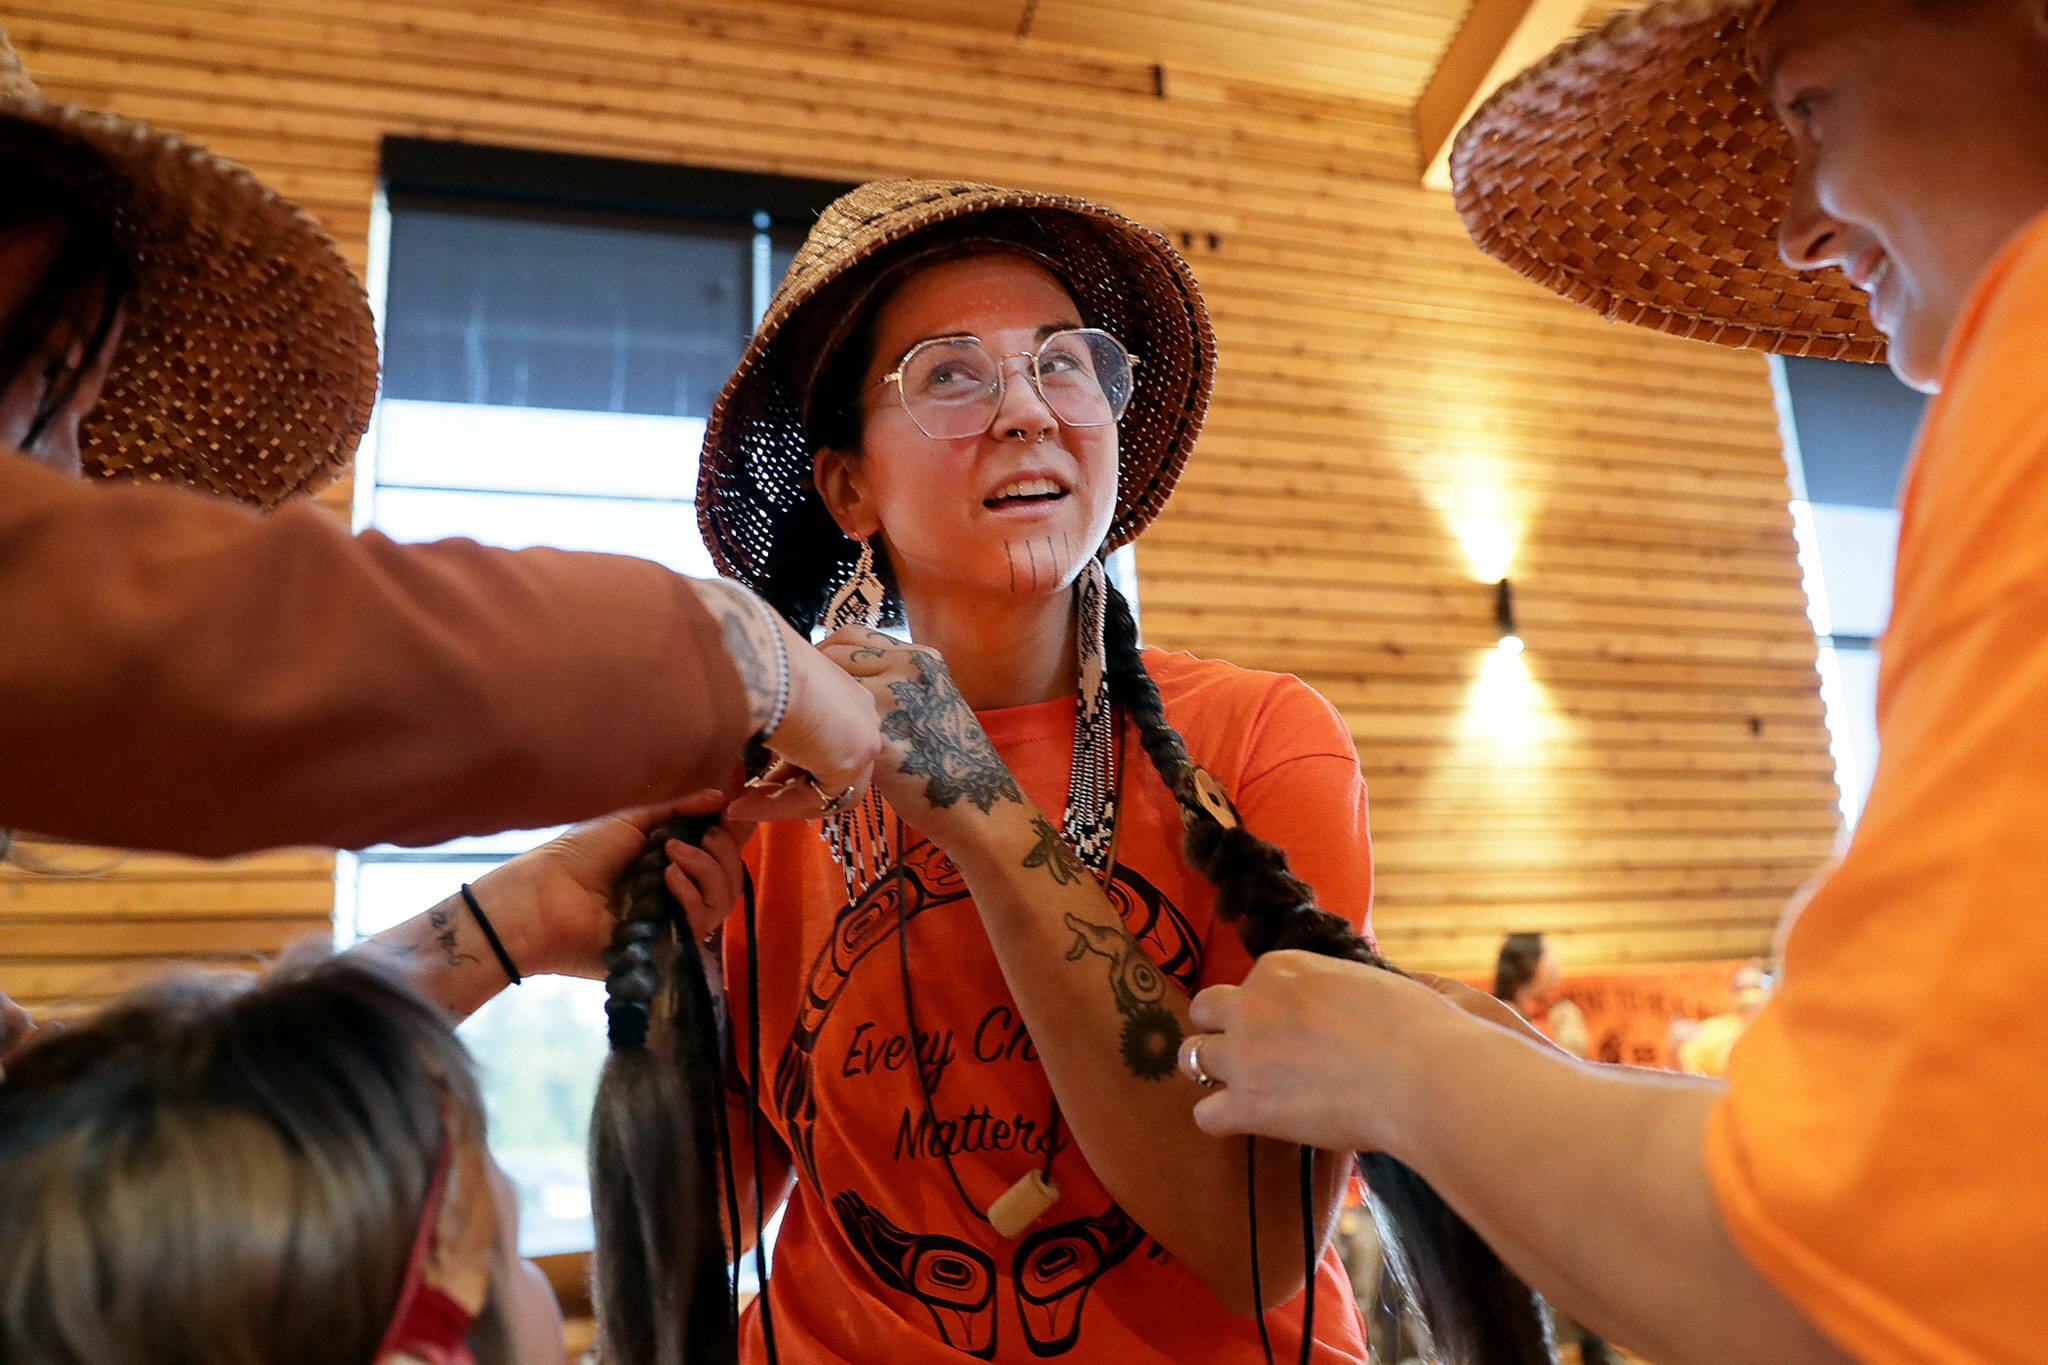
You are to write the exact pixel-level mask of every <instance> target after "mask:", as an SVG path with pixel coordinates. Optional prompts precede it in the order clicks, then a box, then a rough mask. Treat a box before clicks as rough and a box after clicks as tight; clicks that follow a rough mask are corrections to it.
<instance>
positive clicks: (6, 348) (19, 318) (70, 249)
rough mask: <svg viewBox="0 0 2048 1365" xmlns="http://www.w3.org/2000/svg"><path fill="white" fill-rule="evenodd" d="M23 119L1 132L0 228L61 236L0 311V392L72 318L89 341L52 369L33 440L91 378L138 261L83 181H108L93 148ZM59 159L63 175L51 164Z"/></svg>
mask: <svg viewBox="0 0 2048 1365" xmlns="http://www.w3.org/2000/svg"><path fill="white" fill-rule="evenodd" d="M52 137H53V135H48V134H45V133H43V132H42V131H41V130H36V129H31V128H27V127H17V128H14V129H9V130H7V131H6V132H5V134H4V135H0V158H5V161H6V163H7V164H6V166H5V169H4V170H0V177H4V178H5V179H6V181H7V187H8V193H7V198H6V201H5V202H4V204H0V234H11V233H14V232H19V231H25V230H27V229H30V228H34V227H40V226H44V225H48V224H55V225H58V226H60V227H61V229H62V232H63V237H62V240H61V242H60V243H59V245H58V248H57V254H56V256H55V257H54V258H53V259H52V260H51V262H50V264H49V265H48V266H47V267H46V268H45V269H44V271H43V274H42V277H41V278H40V279H38V280H37V281H36V283H35V287H34V288H33V289H31V290H30V291H29V294H28V297H27V298H26V299H24V300H23V302H22V304H21V306H20V307H19V308H17V309H16V310H15V311H14V314H13V316H11V317H8V318H6V319H0V393H4V392H6V391H7V390H9V389H11V388H12V387H13V386H14V384H15V383H16V382H17V381H18V380H19V379H20V378H21V376H22V373H23V372H24V371H25V370H26V369H27V367H29V366H30V365H34V364H37V363H39V362H42V363H47V361H46V360H44V357H43V355H42V353H43V350H44V347H45V346H46V344H47V343H48V341H49V338H50V335H51V333H52V332H54V331H55V330H56V329H57V328H58V327H59V326H60V325H61V324H64V323H69V324H70V325H71V327H72V328H73V330H74V331H75V332H77V333H78V334H80V335H82V336H83V337H85V339H86V342H85V345H84V347H83V348H82V354H81V358H80V360H79V362H78V363H77V364H75V365H74V364H71V363H70V362H69V360H68V359H65V360H61V361H60V362H58V364H57V365H55V366H53V367H52V369H51V372H50V373H49V375H48V376H47V383H46V384H45V386H44V389H43V394H42V397H41V400H40V401H39V402H38V403H37V405H36V411H35V416H34V418H33V419H32V421H31V422H30V425H29V429H28V431H27V433H26V434H25V435H24V436H23V438H22V442H21V443H22V445H23V447H24V448H33V447H34V446H35V444H36V443H37V442H38V441H40V440H41V439H42V438H43V436H45V435H46V434H47V433H48V431H49V428H50V424H51V423H52V422H53V421H55V420H56V418H57V415H58V414H59V413H61V412H63V411H64V409H65V408H66V407H67V406H68V405H69V404H70V403H71V401H72V399H73V398H75V397H76V396H77V394H78V389H79V386H80V385H82V384H83V383H84V382H85V379H86V376H88V375H89V374H91V373H92V371H93V369H94V368H95V367H96V366H97V365H98V364H99V362H100V360H101V358H102V355H103V353H104V352H105V350H106V349H107V345H108V343H109V341H110V340H111V339H112V337H113V334H114V325H115V322H116V321H117V319H118V318H119V317H120V313H121V307H122V305H123V304H124V303H126V302H127V300H128V297H129V295H130V294H131V293H132V292H133V291H134V285H135V278H134V269H133V266H132V264H131V263H130V261H129V259H128V253H127V252H126V251H125V250H123V249H122V248H121V246H120V244H119V243H118V242H117V241H116V240H115V236H114V227H113V224H112V222H111V221H110V220H109V219H108V217H107V215H106V214H105V213H104V212H102V211H101V210H100V209H99V208H98V207H97V206H96V205H95V203H94V201H93V198H92V196H91V195H90V194H89V193H88V192H87V191H86V190H84V189H82V188H80V186H81V185H88V184H93V183H98V182H104V181H105V180H106V179H107V173H106V170H105V166H104V163H103V162H102V161H101V160H100V158H98V157H97V156H96V155H95V154H94V153H93V152H92V151H91V150H90V149H88V148H86V147H84V146H83V145H79V144H72V143H69V142H64V143H61V144H59V143H56V142H54V141H53V140H52ZM53 163H54V164H60V165H62V166H63V167H64V168H65V174H64V176H63V177H62V178H60V177H59V176H58V175H57V174H54V173H52V172H51V171H50V170H47V169H45V166H46V165H48V164H53Z"/></svg>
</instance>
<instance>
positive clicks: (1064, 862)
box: [1024, 815, 1088, 886]
mask: <svg viewBox="0 0 2048 1365" xmlns="http://www.w3.org/2000/svg"><path fill="white" fill-rule="evenodd" d="M1031 829H1032V832H1033V833H1035V834H1036V835H1037V836H1038V842H1037V843H1035V844H1033V845H1032V846H1031V851H1030V852H1029V853H1027V854H1025V855H1024V866H1026V867H1042V868H1044V869H1045V870H1046V872H1047V873H1049V874H1050V875H1051V877H1052V879H1053V880H1054V881H1055V882H1057V883H1058V884H1059V885H1061V886H1073V885H1074V884H1076V883H1077V882H1079V881H1081V879H1082V878H1084V877H1086V876H1087V875H1088V867H1087V864H1085V863H1083V862H1082V861H1081V859H1080V856H1079V855H1078V854H1076V853H1075V852H1074V850H1073V849H1072V848H1070V847H1068V846H1067V841H1066V840H1065V839H1062V838H1061V837H1060V832H1059V831H1058V830H1056V829H1054V828H1053V827H1052V822H1051V821H1050V820H1047V819H1046V818H1045V817H1044V816H1043V815H1034V816H1032V817H1031Z"/></svg>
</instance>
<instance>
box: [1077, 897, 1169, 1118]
mask: <svg viewBox="0 0 2048 1365" xmlns="http://www.w3.org/2000/svg"><path fill="white" fill-rule="evenodd" d="M1066 924H1067V927H1068V928H1069V929H1072V930H1073V931H1074V946H1073V947H1072V948H1069V949H1068V950H1067V961H1069V962H1079V961H1080V960H1081V959H1082V958H1083V957H1087V956H1090V955H1093V956H1095V957H1106V958H1108V959H1109V990H1110V994H1111V995H1113V996H1115V997H1116V1008H1117V1013H1119V1014H1121V1015H1123V1017H1124V1028H1123V1036H1122V1037H1121V1038H1120V1039H1119V1040H1118V1042H1119V1046H1120V1047H1121V1049H1122V1051H1123V1057H1124V1066H1125V1067H1126V1068H1127V1069H1128V1070H1129V1071H1130V1073H1131V1074H1132V1075H1133V1076H1136V1077H1137V1078H1138V1079H1139V1080H1141V1081H1163V1080H1165V1079H1166V1078H1167V1077H1168V1076H1171V1075H1172V1074H1173V1070H1174V1067H1175V1065H1176V1064H1177V1063H1178V1062H1179V1060H1180V1040H1181V1028H1180V1019H1179V1018H1178V1017H1177V1016H1176V1015H1175V1014H1174V1012H1173V1011H1172V1010H1170V1009H1168V1008H1167V1007H1166V1004H1165V1000H1166V973H1164V972H1162V971H1160V970H1159V965H1158V964H1157V963H1155V962H1154V961H1153V960H1152V959H1151V958H1149V957H1147V956H1145V950H1144V949H1143V948H1140V947H1139V946H1138V944H1137V941H1136V940H1135V939H1133V938H1132V937H1131V935H1130V932H1129V931H1128V930H1126V929H1125V928H1123V926H1121V925H1119V926H1117V927H1116V928H1114V929H1112V928H1109V927H1108V926H1107V925H1102V924H1091V923H1090V922H1089V921H1087V920H1084V919H1082V918H1081V917H1080V916H1078V915H1074V914H1069V915H1067V917H1066Z"/></svg>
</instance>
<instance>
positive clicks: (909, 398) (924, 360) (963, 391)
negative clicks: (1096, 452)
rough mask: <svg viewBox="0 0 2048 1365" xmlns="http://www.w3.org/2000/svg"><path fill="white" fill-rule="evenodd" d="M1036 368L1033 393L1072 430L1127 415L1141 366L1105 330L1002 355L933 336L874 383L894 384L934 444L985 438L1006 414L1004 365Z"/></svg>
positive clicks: (963, 339) (1075, 331)
mask: <svg viewBox="0 0 2048 1365" xmlns="http://www.w3.org/2000/svg"><path fill="white" fill-rule="evenodd" d="M1013 358H1014V359H1022V360H1028V361H1030V362H1031V368H1030V371H1029V373H1030V377H1031V387H1032V388H1033V389H1034V390H1036V391H1037V393H1038V396H1039V398H1041V399H1042V400H1044V402H1045V405H1046V407H1047V408H1049V409H1051V410H1052V414H1053V416H1055V417H1057V418H1059V420H1060V422H1061V423H1062V424H1063V425H1065V426H1070V427H1106V426H1108V425H1110V424H1111V423H1113V422H1115V421H1116V420H1117V419H1118V418H1120V417H1122V416H1123V415H1124V409H1125V408H1127V407H1129V406H1130V402H1131V389H1132V388H1133V386H1134V382H1135V381H1134V378H1133V375H1132V373H1131V371H1132V368H1133V367H1134V366H1136V365H1137V363H1138V362H1137V360H1136V359H1135V358H1134V357H1133V356H1132V355H1131V353H1130V352H1129V351H1126V350H1125V349H1124V347H1123V343H1122V342H1120V341H1118V340H1117V339H1116V338H1115V337H1113V336H1111V335H1110V334H1109V333H1107V332H1105V331H1103V330H1102V329H1101V328H1099V327H1069V328H1067V329H1066V330H1064V331H1059V332H1054V333H1053V334H1052V335H1051V336H1049V337H1047V338H1046V339H1045V340H1044V341H1043V342H1040V343H1039V347H1038V349H1037V350H1036V351H1017V352H1014V353H1012V354H1011V355H1002V356H999V355H996V354H995V353H994V352H992V351H990V350H989V349H988V347H987V346H985V345H983V344H982V340H981V338H980V337H977V336H955V337H933V338H932V339H931V340H929V341H920V342H918V343H917V345H915V346H913V347H911V348H910V349H909V350H908V351H906V352H904V355H903V359H901V360H899V361H897V362H896V368H895V369H894V370H892V371H891V372H889V373H888V374H885V375H883V376H882V377H881V378H880V379H878V380H876V381H875V382H876V383H877V384H894V385H895V386H896V395H897V397H898V398H900V399H901V400H902V402H903V410H904V411H905V412H907V413H909V414H910V420H911V421H913V422H915V423H917V429H918V430H919V431H921V432H923V433H924V434H925V435H927V436H929V437H931V438H932V439H933V440H934V441H955V440H959V439H961V438H962V437H966V436H979V435H981V434H982V433H983V432H984V431H987V430H988V429H989V427H990V426H991V425H992V424H993V423H994V422H995V420H996V414H997V413H998V412H1000V411H1001V410H1002V406H1003V393H1004V389H1005V383H1004V376H1003V368H1004V367H1003V362H1004V361H1005V360H1010V359H1013Z"/></svg>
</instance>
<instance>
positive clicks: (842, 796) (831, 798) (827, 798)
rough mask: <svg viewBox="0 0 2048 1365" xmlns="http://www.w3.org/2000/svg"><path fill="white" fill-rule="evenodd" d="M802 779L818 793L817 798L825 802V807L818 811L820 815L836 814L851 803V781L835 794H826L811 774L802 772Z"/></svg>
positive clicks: (852, 786)
mask: <svg viewBox="0 0 2048 1365" xmlns="http://www.w3.org/2000/svg"><path fill="white" fill-rule="evenodd" d="M804 781H806V782H808V783H810V784H811V790H812V791H814V792H816V793H817V794H818V799H819V800H820V801H823V802H824V803H825V809H824V810H823V811H821V812H819V813H820V814H822V815H837V814H839V813H840V812H841V811H843V810H845V809H846V808H847V807H849V806H851V805H852V804H853V789H854V785H855V784H853V783H851V782H849V783H847V784H846V786H845V787H844V788H843V789H841V790H840V791H839V792H838V794H837V795H827V794H826V792H825V789H824V788H823V787H821V786H819V785H818V779H817V778H816V777H814V776H812V775H811V774H810V773H805V774H804Z"/></svg>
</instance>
